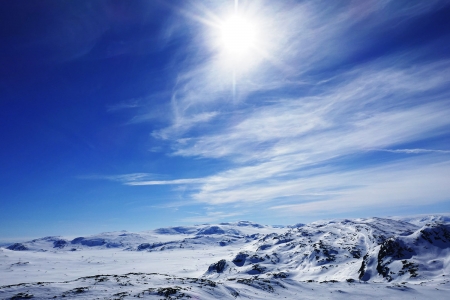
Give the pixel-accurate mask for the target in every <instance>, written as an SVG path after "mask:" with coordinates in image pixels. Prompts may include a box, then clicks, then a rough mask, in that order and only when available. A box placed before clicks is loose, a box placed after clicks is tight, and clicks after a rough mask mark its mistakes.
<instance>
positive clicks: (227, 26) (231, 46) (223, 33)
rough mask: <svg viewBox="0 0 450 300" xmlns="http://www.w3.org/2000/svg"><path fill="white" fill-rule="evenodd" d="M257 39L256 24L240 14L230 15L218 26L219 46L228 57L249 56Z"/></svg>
mask: <svg viewBox="0 0 450 300" xmlns="http://www.w3.org/2000/svg"><path fill="white" fill-rule="evenodd" d="M257 41H258V30H257V26H256V24H255V23H254V22H251V20H249V19H246V18H244V17H242V16H240V15H237V14H234V15H232V16H231V17H229V18H228V19H225V21H224V22H223V23H222V24H221V26H220V43H221V48H222V51H223V52H224V54H226V56H227V57H228V58H231V59H233V60H240V59H243V58H245V57H248V56H250V54H252V52H253V51H254V50H255V47H256V45H257Z"/></svg>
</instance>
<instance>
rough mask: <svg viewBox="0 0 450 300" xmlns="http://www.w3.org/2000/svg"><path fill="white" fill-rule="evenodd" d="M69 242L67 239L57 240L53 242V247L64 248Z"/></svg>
mask: <svg viewBox="0 0 450 300" xmlns="http://www.w3.org/2000/svg"><path fill="white" fill-rule="evenodd" d="M68 244H69V243H68V242H67V241H66V240H56V241H54V242H53V248H58V249H62V248H64V247H65V246H67V245H68Z"/></svg>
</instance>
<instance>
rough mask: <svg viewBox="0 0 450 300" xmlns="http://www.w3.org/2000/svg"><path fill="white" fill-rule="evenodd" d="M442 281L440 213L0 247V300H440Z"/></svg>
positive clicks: (449, 250)
mask: <svg viewBox="0 0 450 300" xmlns="http://www.w3.org/2000/svg"><path fill="white" fill-rule="evenodd" d="M407 221H409V222H407ZM449 277H450V224H449V223H448V218H447V217H446V216H413V217H403V218H399V217H395V218H392V219H391V218H390V219H386V218H366V219H342V220H328V221H318V222H313V223H310V224H306V225H304V224H297V225H295V226H287V227H285V228H283V227H281V226H274V227H272V226H263V225H259V224H255V223H251V222H246V221H241V222H237V223H221V224H217V225H208V224H204V225H195V226H186V227H185V226H178V227H170V228H160V229H156V230H149V231H145V232H138V233H131V232H126V231H119V232H106V233H101V234H98V235H93V236H87V237H78V238H75V239H66V238H64V237H45V238H41V239H35V240H32V241H28V242H23V243H16V244H12V245H9V246H8V247H4V248H0V299H26V298H27V297H31V295H33V299H50V298H53V297H54V296H57V298H59V297H63V296H64V297H65V298H67V297H68V298H80V299H95V298H100V299H127V298H130V299H131V298H135V297H139V298H155V299H188V298H193V299H219V298H220V299H235V298H237V297H241V298H250V299H275V298H284V297H286V298H288V299H297V298H298V297H300V295H301V298H302V299H312V298H313V297H314V298H317V297H318V296H320V297H323V298H329V299H344V298H345V299H348V298H350V299H361V297H362V298H364V297H371V296H376V297H377V298H383V299H384V298H391V299H395V298H398V297H411V298H414V297H416V298H418V299H421V298H422V299H425V298H434V299H446V295H447V293H448V291H449V287H450V282H449V279H450V278H449ZM27 294H28V296H27ZM13 297H16V298H13Z"/></svg>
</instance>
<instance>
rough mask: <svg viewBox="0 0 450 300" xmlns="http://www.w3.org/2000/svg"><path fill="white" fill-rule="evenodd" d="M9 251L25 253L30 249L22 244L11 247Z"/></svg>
mask: <svg viewBox="0 0 450 300" xmlns="http://www.w3.org/2000/svg"><path fill="white" fill-rule="evenodd" d="M7 249H9V250H13V251H25V250H28V248H27V247H26V246H25V245H24V244H21V243H15V244H12V245H11V246H9V247H7Z"/></svg>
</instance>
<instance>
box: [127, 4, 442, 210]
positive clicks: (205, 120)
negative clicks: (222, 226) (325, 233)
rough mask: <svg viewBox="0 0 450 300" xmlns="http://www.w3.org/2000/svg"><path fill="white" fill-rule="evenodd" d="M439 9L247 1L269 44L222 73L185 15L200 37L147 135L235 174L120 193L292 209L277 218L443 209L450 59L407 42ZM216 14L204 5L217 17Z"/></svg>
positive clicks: (194, 22) (214, 173) (202, 31)
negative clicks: (158, 122) (176, 191)
mask: <svg viewBox="0 0 450 300" xmlns="http://www.w3.org/2000/svg"><path fill="white" fill-rule="evenodd" d="M252 5H253V6H252ZM445 5H446V4H445V2H444V1H427V2H423V1H411V2H409V3H408V4H405V5H404V6H398V5H396V2H395V1H388V0H386V1H381V2H380V1H366V2H358V3H356V2H351V3H350V2H349V3H342V2H339V3H337V2H336V3H333V4H327V7H324V4H322V3H318V2H315V1H303V2H301V3H299V4H294V3H292V2H290V3H289V5H283V4H280V3H278V4H273V3H269V2H264V1H262V2H258V4H250V3H248V4H247V6H245V5H244V8H243V10H246V11H248V12H249V15H251V16H255V17H256V16H257V17H258V18H259V19H258V20H264V22H261V23H262V24H263V25H262V26H263V28H264V29H263V32H264V33H265V38H266V39H267V40H268V41H270V42H268V43H266V44H264V43H262V45H264V46H267V47H266V48H264V47H262V48H261V49H260V50H261V51H259V52H255V54H254V56H255V60H254V61H253V64H252V65H251V66H249V67H248V68H245V67H242V68H241V67H240V66H238V67H236V66H234V67H233V66H226V65H224V63H223V61H220V56H218V55H216V54H215V52H214V49H213V48H212V49H209V48H208V41H207V40H205V38H204V37H205V36H207V37H208V36H211V35H212V34H210V33H209V32H210V30H211V28H209V27H208V26H206V27H205V25H204V24H205V23H208V22H198V19H197V18H192V19H187V21H186V24H187V25H186V26H188V27H189V28H193V29H196V30H193V32H198V33H199V34H198V35H197V34H194V36H193V39H192V41H193V44H189V45H188V46H187V49H189V50H188V52H189V53H188V54H189V55H187V56H188V58H187V59H185V60H184V61H183V63H182V64H180V65H179V68H178V73H177V83H176V85H175V87H174V90H173V94H172V97H171V102H170V105H171V117H170V120H171V122H170V124H168V126H167V127H164V128H160V129H157V130H154V131H153V132H152V136H153V138H155V139H156V140H164V142H169V143H171V146H172V152H171V153H170V154H171V155H175V156H180V157H184V158H186V159H192V158H195V159H213V160H214V159H220V160H226V161H227V162H228V165H227V166H226V168H225V167H224V168H222V169H220V170H210V171H209V175H207V176H203V177H201V178H175V179H171V180H157V179H152V180H141V181H139V180H136V181H132V182H131V181H130V182H125V184H128V185H186V186H188V191H189V192H188V193H187V194H186V195H187V197H188V198H189V199H191V200H196V201H198V202H200V203H205V204H208V205H229V204H236V205H238V204H239V203H260V202H266V203H272V202H275V201H278V202H279V201H282V202H288V203H287V204H283V205H273V206H272V209H273V210H274V211H277V212H279V211H283V210H284V211H291V210H292V211H296V212H301V211H305V212H314V211H316V212H318V211H324V210H326V211H329V212H330V211H333V210H336V211H337V210H342V211H345V210H351V209H357V208H364V207H366V208H367V207H373V206H374V205H377V203H378V204H380V205H390V204H392V203H396V204H397V205H404V204H410V205H419V204H423V203H424V201H425V200H424V199H429V198H430V199H432V200H430V201H431V202H439V201H446V200H448V197H447V196H446V195H448V192H449V190H448V189H447V188H446V186H447V184H446V183H445V182H444V181H445V179H443V178H445V176H444V174H446V173H448V172H449V171H450V170H449V164H448V157H447V156H446V155H441V154H447V153H449V151H450V150H448V149H447V148H448V146H446V145H445V143H439V142H436V143H437V144H436V145H432V146H429V145H427V144H426V142H425V141H426V140H428V139H435V140H439V138H440V137H442V136H446V135H448V132H449V129H450V118H448V116H449V115H450V90H449V89H448V86H450V60H448V58H445V57H442V56H441V57H439V58H434V56H433V55H432V54H433V53H432V52H430V51H431V50H430V46H429V44H428V43H427V41H428V39H431V37H428V36H424V37H423V43H422V44H420V43H419V42H417V41H415V42H414V43H416V44H414V46H413V47H409V48H405V47H404V46H403V47H402V44H401V39H402V37H403V36H404V35H405V34H408V32H409V31H410V30H413V29H418V28H419V27H420V24H419V23H420V22H419V21H420V20H422V19H423V18H425V17H430V16H432V15H434V14H438V12H439V10H440V9H442V7H444V6H445ZM215 8H216V6H215V4H211V7H209V6H207V7H206V10H208V11H209V12H213V13H212V15H214V16H216V17H218V18H220V14H219V13H217V10H215ZM203 9H205V7H203ZM188 10H189V8H188ZM193 14H194V15H195V14H196V13H193ZM424 16H425V17H424ZM205 18H206V19H208V18H209V20H211V15H208V16H205ZM212 19H214V18H212ZM202 20H204V19H202ZM211 22H213V21H211ZM405 32H406V33H405ZM208 34H209V35H208ZM194 43H195V45H197V47H194ZM205 49H209V50H205ZM233 76H234V77H233ZM233 78H234V80H235V86H234V87H233ZM410 144H415V145H419V146H414V147H410V146H409V145H410ZM432 149H438V150H432ZM374 150H375V151H374ZM391 153H392V154H399V155H397V156H396V157H392V156H389V157H386V155H388V154H391ZM377 154H379V155H380V156H377V157H376V159H374V158H373V157H372V158H368V157H367V155H377ZM382 154H383V155H385V156H381V155H382ZM402 154H403V155H402ZM408 154H424V156H426V157H427V159H423V158H422V156H411V155H408ZM365 156H366V157H365ZM406 156H407V157H406ZM421 179H422V180H421ZM361 199H364V200H361ZM325 206H327V207H329V208H327V209H324V207H325Z"/></svg>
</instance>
